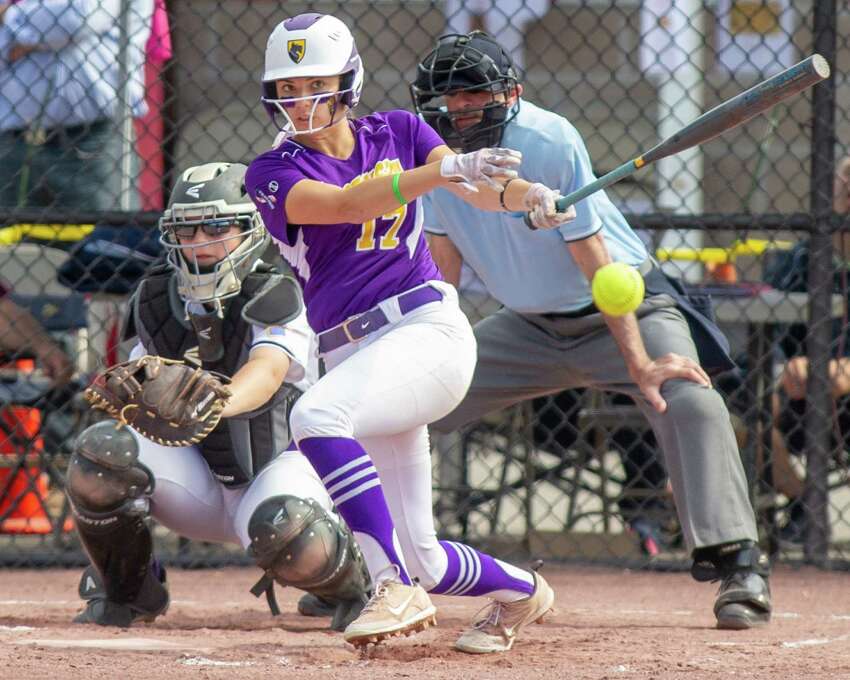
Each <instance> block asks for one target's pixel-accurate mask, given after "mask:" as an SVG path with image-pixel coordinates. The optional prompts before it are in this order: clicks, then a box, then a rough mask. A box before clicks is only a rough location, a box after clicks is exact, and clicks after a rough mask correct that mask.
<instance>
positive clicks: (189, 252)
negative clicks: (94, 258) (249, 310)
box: [159, 162, 271, 305]
mask: <svg viewBox="0 0 850 680" xmlns="http://www.w3.org/2000/svg"><path fill="white" fill-rule="evenodd" d="M246 170H247V168H246V166H244V165H242V164H241V163H224V162H216V163H207V164H205V165H198V166H195V167H192V168H189V169H188V170H186V171H185V172H183V174H182V175H180V179H179V180H178V181H177V184H176V185H175V187H174V190H173V191H172V192H171V197H170V198H169V200H168V208H166V210H165V212H164V213H163V215H162V217H161V218H160V220H159V228H160V232H161V235H160V242H161V243H162V244H163V246H164V247H165V249H166V251H167V253H168V255H167V257H168V263H169V264H170V265H171V267H172V268H173V269H174V271H175V272H176V274H177V284H178V290H179V292H180V295H181V297H182V298H183V299H184V300H186V301H187V302H189V301H193V302H208V303H209V302H216V303H218V304H219V305H220V302H221V300H224V299H226V298H229V297H233V296H234V295H237V294H238V293H239V291H240V290H241V288H242V281H243V280H244V279H245V277H246V276H247V275H248V274H249V273H250V272H251V271H252V270H253V268H254V266H255V264H256V262H257V260H258V259H259V258H260V256H261V255H262V254H263V252H264V251H265V250H266V248H267V246H268V245H269V242H270V240H271V237H270V236H269V233H268V232H267V231H266V228H265V226H264V225H263V221H262V219H261V218H260V214H259V212H258V211H257V208H256V206H255V205H254V203H253V202H252V201H251V198H250V196H248V192H247V190H246V189H245V171H246ZM234 224H238V225H239V227H240V231H239V233H236V234H234V233H232V227H233V226H234ZM198 229H203V230H204V232H205V233H206V234H207V235H208V236H214V235H216V234H221V238H216V240H214V241H207V242H206V243H205V244H203V246H204V247H206V246H207V245H209V244H210V243H221V244H223V245H224V248H223V250H224V251H226V254H225V256H224V257H223V258H222V259H221V260H219V261H218V262H216V263H215V264H213V265H201V264H199V262H198V260H197V258H196V257H194V251H195V248H198V247H201V246H200V244H195V243H181V242H180V238H179V236H180V235H181V234H185V235H186V236H190V235H193V234H194V233H195V232H196V231H197V230H198ZM237 244H238V245H237Z"/></svg>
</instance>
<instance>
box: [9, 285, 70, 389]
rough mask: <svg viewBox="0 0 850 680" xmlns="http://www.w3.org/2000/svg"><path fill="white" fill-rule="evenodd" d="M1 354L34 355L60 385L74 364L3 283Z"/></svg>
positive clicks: (40, 365)
mask: <svg viewBox="0 0 850 680" xmlns="http://www.w3.org/2000/svg"><path fill="white" fill-rule="evenodd" d="M0 355H3V357H4V358H5V359H16V358H18V357H19V356H20V355H26V356H29V355H33V356H34V357H35V360H36V364H37V366H38V367H40V368H41V369H42V370H43V371H44V372H45V373H46V374H47V375H48V376H49V377H50V378H51V379H52V380H53V381H54V383H56V384H57V385H64V384H65V383H67V382H68V381H69V380H70V379H71V376H72V375H73V373H74V365H73V363H72V362H71V360H70V359H69V358H68V355H67V354H65V352H63V351H62V349H61V348H60V347H59V345H57V344H56V343H55V342H53V340H52V339H51V338H50V336H49V335H48V334H47V332H46V331H45V330H44V329H43V328H42V327H41V324H39V322H38V321H36V319H35V318H34V317H33V316H32V314H30V313H29V312H28V311H27V310H25V309H23V308H22V307H20V306H18V305H16V304H15V303H14V302H13V301H12V299H11V298H10V297H9V289H8V288H7V287H6V286H5V285H4V284H3V283H2V282H0Z"/></svg>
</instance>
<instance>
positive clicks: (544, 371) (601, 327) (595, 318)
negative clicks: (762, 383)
mask: <svg viewBox="0 0 850 680" xmlns="http://www.w3.org/2000/svg"><path fill="white" fill-rule="evenodd" d="M637 315H638V320H639V324H640V331H641V336H642V337H643V342H644V344H645V345H646V350H647V352H648V353H649V356H650V357H652V358H653V359H656V358H659V357H661V356H663V355H665V354H668V353H670V352H673V353H676V354H680V355H682V356H686V357H690V358H691V359H693V360H694V361H697V360H698V359H697V350H696V347H695V345H694V342H693V339H692V338H691V333H690V330H689V328H688V324H687V321H686V320H685V318H684V316H683V315H682V313H681V312H680V311H679V310H678V309H677V308H676V307H675V305H674V302H673V299H672V298H671V297H670V296H668V295H655V296H652V297H650V298H647V299H646V300H644V302H643V304H642V305H641V306H640V308H639V309H638V310H637ZM475 337H476V339H477V341H478V364H477V366H476V369H475V375H474V377H473V379H472V386H471V387H470V389H469V392H468V393H467V395H466V397H465V398H464V400H463V401H462V402H461V404H460V405H459V406H458V407H457V408H456V409H455V410H454V411H453V412H452V413H450V414H449V415H448V416H446V417H445V418H443V419H441V420H439V421H438V422H436V423H434V424H433V425H432V426H431V427H432V428H433V429H435V430H436V431H439V432H451V431H453V430H455V429H457V428H459V427H461V426H463V425H465V424H467V423H470V422H472V421H475V420H478V419H479V418H481V417H482V416H484V415H486V414H488V413H490V412H492V411H497V410H501V409H504V408H507V407H509V406H512V405H513V404H516V403H518V402H520V401H525V400H526V399H531V398H533V397H539V396H544V395H547V394H554V393H557V392H560V391H562V390H565V389H569V388H576V387H594V388H599V389H605V390H609V391H614V392H622V393H624V394H627V395H629V396H630V397H632V398H633V399H634V400H635V403H636V404H637V405H638V407H639V408H640V409H641V411H642V412H643V414H644V415H645V416H646V418H647V419H648V420H649V423H650V425H651V426H652V429H653V431H654V432H655V435H656V437H657V439H658V442H659V445H660V446H661V449H662V452H663V455H664V462H665V464H666V467H667V472H668V474H669V476H670V481H671V484H672V486H673V496H674V498H675V501H676V507H677V510H678V513H679V521H680V523H681V526H682V532H683V535H684V537H685V542H686V545H687V547H688V550H690V551H693V550H694V549H695V548H704V547H707V546H712V545H718V544H721V543H730V542H734V541H738V540H743V539H749V540H752V541H757V540H758V534H757V530H756V523H755V516H754V513H753V509H752V506H751V505H750V502H749V498H748V495H747V481H746V476H745V474H744V468H743V465H742V464H741V457H740V454H739V452H738V446H737V443H736V441H735V435H734V432H733V430H732V424H731V422H730V419H729V412H728V410H727V409H726V404H725V403H724V401H723V398H722V397H721V396H720V394H719V393H718V392H717V391H716V390H714V389H709V388H705V387H702V386H700V385H698V384H696V383H693V382H691V381H689V380H680V379H676V380H668V381H667V382H665V383H664V385H663V386H662V390H661V394H662V395H663V397H664V399H665V400H666V401H667V411H666V412H665V413H658V412H657V411H656V410H655V409H654V408H652V406H650V405H649V403H648V402H647V401H646V400H645V399H644V398H643V396H642V394H641V392H640V390H639V389H638V387H637V385H636V384H635V383H634V382H633V381H632V379H631V377H630V376H629V373H628V371H627V369H626V364H625V361H624V360H623V356H622V354H621V353H620V350H619V347H618V346H617V343H616V342H615V340H614V336H613V335H612V334H611V333H610V332H609V331H608V327H607V326H606V324H605V320H604V318H603V317H602V315H601V314H598V313H597V314H591V315H588V316H583V317H579V318H568V317H563V316H561V317H553V316H546V315H539V314H522V315H521V314H518V313H516V312H513V311H511V310H508V309H502V310H500V311H499V312H497V313H496V314H494V315H492V316H490V317H488V318H486V319H484V320H483V321H481V322H479V323H478V324H476V326H475Z"/></svg>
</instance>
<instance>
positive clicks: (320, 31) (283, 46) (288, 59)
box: [261, 12, 363, 137]
mask: <svg viewBox="0 0 850 680" xmlns="http://www.w3.org/2000/svg"><path fill="white" fill-rule="evenodd" d="M335 75H338V76H341V78H340V84H339V90H338V91H337V92H334V93H327V92H325V93H320V94H315V95H310V96H306V97H291V98H286V99H280V98H279V97H278V95H277V89H276V85H275V82H276V81H277V80H280V79H282V78H317V77H321V76H335ZM362 91H363V62H362V60H361V59H360V55H359V54H358V52H357V46H356V45H355V44H354V36H352V35H351V31H350V30H349V29H348V26H346V25H345V24H344V23H343V22H342V21H340V20H339V19H337V18H336V17H334V16H331V15H329V14H317V13H315V12H311V13H307V14H299V15H298V16H295V17H291V18H289V19H285V20H284V21H282V22H281V23H279V24H278V25H277V26H276V27H275V29H274V31H272V34H271V35H270V36H269V40H268V43H267V44H266V59H265V67H264V69H263V93H262V98H261V100H262V102H263V106H264V107H265V109H266V111H267V112H268V114H269V116H271V119H272V122H273V123H274V124H275V125H276V126H277V128H278V129H279V130H280V131H281V132H283V133H284V135H285V136H287V137H289V136H292V135H294V134H296V129H295V125H294V124H293V122H292V118H291V117H290V115H289V112H288V111H287V110H286V108H287V106H291V105H293V104H294V103H295V102H297V101H304V100H311V101H312V102H313V108H312V110H311V111H310V120H309V126H308V128H307V129H306V130H298V131H297V134H303V133H311V132H316V131H318V130H321V129H322V128H314V127H313V115H314V114H315V112H316V108H317V107H318V106H319V105H320V104H328V106H329V107H330V108H331V111H332V113H333V115H331V121H330V123H328V124H327V125H326V126H322V127H330V126H331V125H335V124H336V123H338V122H339V121H341V120H344V118H345V116H344V115H342V116H340V117H339V118H337V116H336V112H337V109H338V108H339V106H338V105H339V104H344V105H345V106H347V107H348V109H353V108H354V107H355V106H357V102H359V101H360V93H361V92H362ZM278 116H283V124H282V125H281V123H279V122H278Z"/></svg>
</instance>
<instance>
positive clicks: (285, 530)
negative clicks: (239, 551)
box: [248, 495, 369, 631]
mask: <svg viewBox="0 0 850 680" xmlns="http://www.w3.org/2000/svg"><path fill="white" fill-rule="evenodd" d="M248 535H249V536H250V537H251V547H250V548H249V553H250V554H251V555H252V556H253V557H254V559H255V560H256V562H257V564H258V565H259V567H260V568H261V569H263V570H264V571H265V575H264V576H263V578H262V579H260V581H259V582H258V583H257V585H256V586H254V588H253V589H252V590H251V592H252V593H254V594H255V595H257V596H259V595H260V594H262V593H263V592H264V591H265V592H266V593H267V594H268V593H269V592H270V590H271V588H272V587H273V581H276V582H277V583H279V584H280V585H283V586H294V587H296V588H300V589H302V590H306V591H307V592H309V593H311V594H312V595H315V596H316V597H317V598H319V599H320V600H321V601H323V602H324V603H327V604H329V605H332V606H333V608H334V610H333V621H332V623H331V628H333V629H334V630H337V631H342V630H345V627H346V626H347V625H348V624H349V623H350V622H351V621H353V620H354V619H355V618H357V616H358V614H359V613H360V610H361V609H362V608H363V605H364V604H365V603H366V601H367V599H368V590H369V576H368V572H367V571H366V565H365V562H364V561H363V556H362V555H361V553H360V548H359V547H358V546H357V543H356V542H355V540H354V536H352V534H351V531H350V530H349V529H348V528H347V527H345V526H343V525H341V524H339V523H338V522H335V521H334V520H333V519H331V517H330V516H329V515H328V514H327V513H326V512H325V511H324V509H322V507H321V506H320V505H319V504H318V503H316V501H314V500H312V499H310V498H298V497H296V496H288V495H286V496H275V497H273V498H268V499H266V500H265V501H263V502H262V503H261V504H260V505H259V506H257V509H256V510H254V514H253V515H251V519H250V520H249V522H248ZM269 604H270V606H272V611H273V612H274V611H275V609H276V606H274V605H273V599H272V598H270V601H269Z"/></svg>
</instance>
